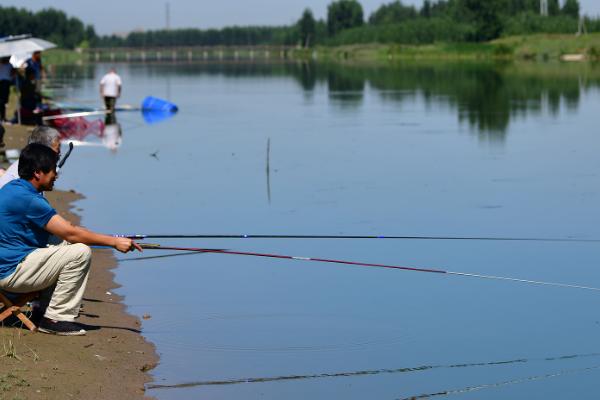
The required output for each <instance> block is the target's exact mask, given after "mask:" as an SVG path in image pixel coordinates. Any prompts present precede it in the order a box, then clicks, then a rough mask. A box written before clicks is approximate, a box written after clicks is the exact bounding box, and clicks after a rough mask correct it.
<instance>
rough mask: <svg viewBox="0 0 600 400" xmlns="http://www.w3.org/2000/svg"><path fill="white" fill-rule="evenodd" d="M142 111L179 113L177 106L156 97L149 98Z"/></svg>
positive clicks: (144, 102) (145, 100)
mask: <svg viewBox="0 0 600 400" xmlns="http://www.w3.org/2000/svg"><path fill="white" fill-rule="evenodd" d="M142 110H144V111H158V112H163V113H175V112H177V106H176V105H175V104H173V103H171V102H169V101H167V100H163V99H159V98H158V97H154V96H148V97H146V98H145V99H144V101H143V102H142Z"/></svg>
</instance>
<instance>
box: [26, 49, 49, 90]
mask: <svg viewBox="0 0 600 400" xmlns="http://www.w3.org/2000/svg"><path fill="white" fill-rule="evenodd" d="M25 71H30V72H31V75H30V80H31V82H32V83H33V85H34V90H35V94H36V96H37V97H39V98H40V99H41V98H42V79H43V78H45V74H46V72H45V71H44V66H43V65H42V52H41V51H34V52H33V54H32V55H31V58H30V59H29V60H27V61H26V62H25ZM25 75H27V72H26V73H25ZM26 78H27V76H26ZM31 78H32V79H31Z"/></svg>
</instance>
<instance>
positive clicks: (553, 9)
mask: <svg viewBox="0 0 600 400" xmlns="http://www.w3.org/2000/svg"><path fill="white" fill-rule="evenodd" d="M548 14H549V15H551V16H557V15H559V14H560V4H559V3H558V0H548Z"/></svg>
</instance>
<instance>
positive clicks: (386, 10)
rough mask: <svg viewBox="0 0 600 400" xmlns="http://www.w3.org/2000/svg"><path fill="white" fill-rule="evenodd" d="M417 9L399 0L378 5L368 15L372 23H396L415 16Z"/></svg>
mask: <svg viewBox="0 0 600 400" xmlns="http://www.w3.org/2000/svg"><path fill="white" fill-rule="evenodd" d="M417 15H418V14H417V10H416V9H415V8H414V7H413V6H405V5H404V4H402V2H401V1H400V0H396V1H395V2H393V3H390V4H384V5H382V6H381V7H379V8H378V9H377V10H376V11H375V12H374V13H373V14H371V16H370V17H369V23H370V24H373V25H384V24H396V23H400V22H404V21H408V20H410V19H413V18H416V17H417Z"/></svg>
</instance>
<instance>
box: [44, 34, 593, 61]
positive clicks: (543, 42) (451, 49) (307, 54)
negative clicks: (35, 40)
mask: <svg viewBox="0 0 600 400" xmlns="http://www.w3.org/2000/svg"><path fill="white" fill-rule="evenodd" d="M260 48H261V46H214V47H212V48H210V49H214V50H212V52H208V53H209V54H208V56H207V54H206V53H207V51H206V49H207V47H206V46H204V47H200V46H199V47H194V46H191V47H190V46H172V47H162V48H153V49H148V48H130V49H125V48H118V47H116V48H112V49H110V58H99V59H98V60H96V59H95V58H94V57H93V56H92V55H94V56H95V54H94V52H95V49H80V50H65V49H55V50H49V51H47V52H46V53H45V54H44V60H45V62H46V63H49V64H62V65H64V64H81V63H88V62H96V61H98V62H130V61H135V60H138V59H139V58H135V57H133V58H131V57H132V56H131V53H132V52H133V53H134V55H135V52H138V53H141V52H144V56H143V60H145V61H166V62H168V61H207V60H210V61H215V59H216V61H218V60H219V59H222V60H223V61H231V60H235V61H245V60H246V61H247V60H253V61H254V60H257V61H258V60H267V61H268V60H270V59H273V60H280V59H289V60H315V61H317V62H318V61H327V62H336V61H342V62H352V61H357V62H364V61H371V62H389V61H394V60H464V61H481V60H513V61H518V60H527V61H541V62H545V61H600V33H591V34H586V35H581V36H576V35H575V34H572V35H564V34H535V35H526V36H512V37H506V38H501V39H497V40H494V41H492V42H484V43H435V44H429V45H405V44H393V43H390V44H379V43H372V44H353V45H344V46H336V47H327V46H318V47H315V48H309V49H303V48H299V47H291V48H285V54H283V55H282V54H274V55H269V56H268V57H265V56H264V54H263V55H262V57H261V54H258V53H259V50H258V49H260ZM273 48H275V49H276V48H277V46H273ZM281 48H282V49H283V48H284V47H283V46H282V47H281ZM195 49H196V50H195ZM200 49H202V50H200ZM249 49H257V50H249ZM97 50H99V51H100V52H102V54H103V55H104V54H105V53H107V51H108V50H109V49H106V48H99V49H97ZM216 52H219V53H218V54H219V58H217V57H216V56H215V54H217V53H216Z"/></svg>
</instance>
